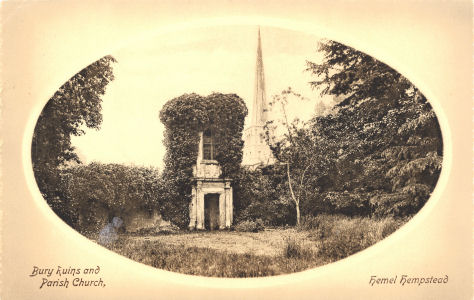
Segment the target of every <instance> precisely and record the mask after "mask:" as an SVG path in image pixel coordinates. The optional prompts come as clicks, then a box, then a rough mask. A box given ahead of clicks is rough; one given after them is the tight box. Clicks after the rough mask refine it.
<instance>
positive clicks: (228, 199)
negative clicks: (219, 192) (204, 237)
mask: <svg viewBox="0 0 474 300" xmlns="http://www.w3.org/2000/svg"><path fill="white" fill-rule="evenodd" d="M224 194H225V227H227V228H229V227H230V225H232V188H231V187H230V182H228V181H227V182H225V187H224Z"/></svg>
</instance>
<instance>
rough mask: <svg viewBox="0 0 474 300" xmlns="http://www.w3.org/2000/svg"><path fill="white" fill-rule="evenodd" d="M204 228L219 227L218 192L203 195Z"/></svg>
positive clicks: (213, 228) (212, 228)
mask: <svg viewBox="0 0 474 300" xmlns="http://www.w3.org/2000/svg"><path fill="white" fill-rule="evenodd" d="M204 228H205V229H206V230H215V229H219V194H206V195H204Z"/></svg>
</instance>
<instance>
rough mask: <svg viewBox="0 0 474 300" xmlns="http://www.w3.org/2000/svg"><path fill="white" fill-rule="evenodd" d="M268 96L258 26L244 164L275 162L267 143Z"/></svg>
mask: <svg viewBox="0 0 474 300" xmlns="http://www.w3.org/2000/svg"><path fill="white" fill-rule="evenodd" d="M267 110H268V107H267V98H266V94H265V75H264V71H263V59H262V41H261V37H260V28H258V44H257V64H256V68H255V90H254V98H253V105H252V115H251V119H250V127H248V128H247V129H246V130H245V131H244V151H243V152H244V155H243V159H242V165H245V166H258V165H268V164H271V163H272V162H273V155H272V152H271V150H270V147H269V146H268V145H267V143H266V141H265V138H264V134H265V129H264V126H265V123H266V122H267Z"/></svg>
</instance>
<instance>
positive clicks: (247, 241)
mask: <svg viewBox="0 0 474 300" xmlns="http://www.w3.org/2000/svg"><path fill="white" fill-rule="evenodd" d="M307 236H308V232H297V231H296V230H294V229H267V230H265V231H262V232H256V233H253V232H235V231H230V232H229V231H213V232H193V233H179V234H170V235H159V236H140V237H131V239H140V240H150V241H160V242H162V243H164V244H172V245H182V246H183V247H193V246H194V247H199V248H207V247H209V248H212V249H215V250H219V251H227V252H232V253H253V254H256V255H268V256H277V255H281V254H282V251H283V248H284V246H285V244H286V240H287V239H288V238H291V239H295V240H296V241H298V243H300V244H302V245H304V246H305V247H310V248H313V249H315V248H316V243H315V242H312V241H310V240H309V239H307Z"/></svg>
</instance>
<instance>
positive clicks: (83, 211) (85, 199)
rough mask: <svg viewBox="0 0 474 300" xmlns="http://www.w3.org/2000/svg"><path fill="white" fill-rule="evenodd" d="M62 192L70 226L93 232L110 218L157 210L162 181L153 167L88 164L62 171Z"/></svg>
mask: <svg viewBox="0 0 474 300" xmlns="http://www.w3.org/2000/svg"><path fill="white" fill-rule="evenodd" d="M61 178H62V180H63V184H62V188H63V192H62V193H63V195H64V196H65V199H67V204H68V206H67V207H66V208H67V210H68V211H69V212H70V213H71V214H73V216H74V219H73V220H74V222H73V224H72V225H73V227H75V228H76V229H78V230H80V231H85V230H88V231H94V232H97V231H98V230H99V229H100V228H101V227H102V226H104V225H105V224H107V223H109V222H111V220H112V218H113V217H120V218H122V219H125V218H126V217H127V216H129V215H133V213H136V212H138V211H143V212H152V211H154V210H157V209H159V207H160V205H159V204H160V202H159V200H160V197H161V195H162V194H163V184H162V181H161V176H160V174H159V172H158V170H156V169H154V168H146V167H136V166H124V165H120V164H100V163H91V164H89V165H78V166H75V167H70V168H67V169H65V170H63V172H62V174H61Z"/></svg>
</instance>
